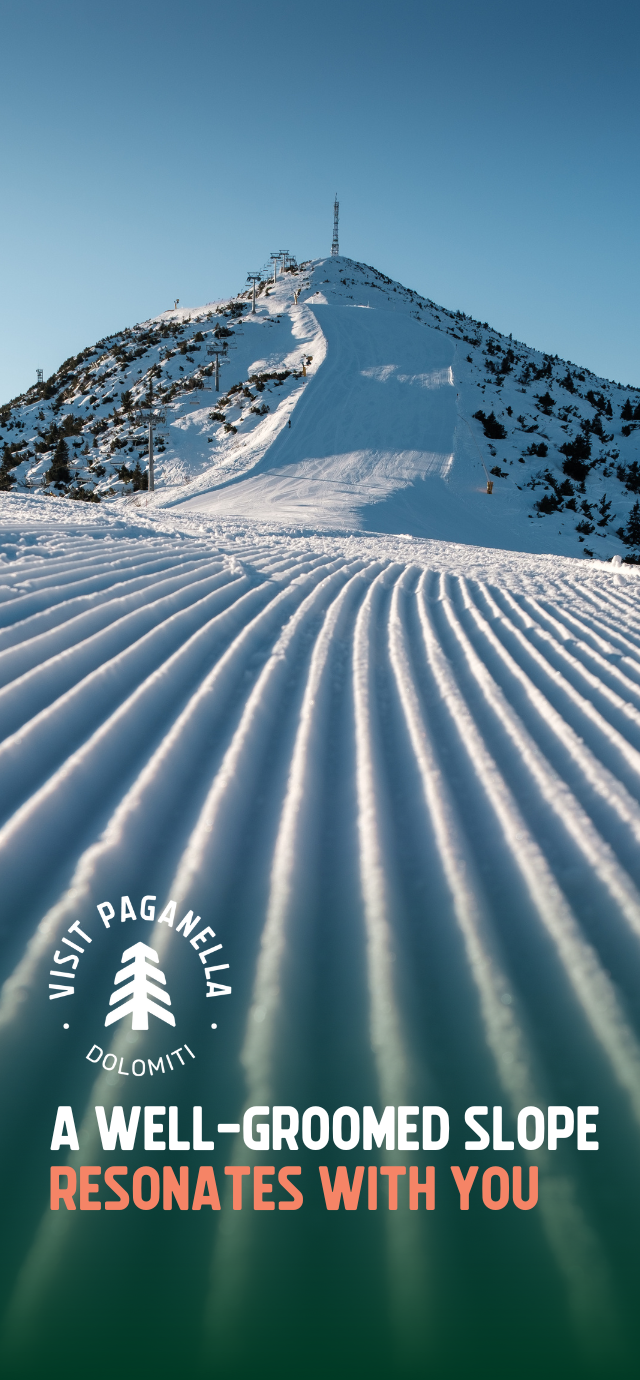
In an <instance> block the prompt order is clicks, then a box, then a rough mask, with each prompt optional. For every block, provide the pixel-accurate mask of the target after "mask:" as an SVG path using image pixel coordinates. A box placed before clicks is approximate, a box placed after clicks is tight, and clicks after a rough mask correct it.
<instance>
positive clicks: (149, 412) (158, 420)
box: [137, 402, 167, 493]
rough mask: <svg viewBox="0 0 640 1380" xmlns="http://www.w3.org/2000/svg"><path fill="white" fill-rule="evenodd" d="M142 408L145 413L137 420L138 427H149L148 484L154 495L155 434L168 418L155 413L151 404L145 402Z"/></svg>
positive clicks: (160, 413)
mask: <svg viewBox="0 0 640 1380" xmlns="http://www.w3.org/2000/svg"><path fill="white" fill-rule="evenodd" d="M142 407H143V408H144V411H142V412H140V413H139V415H138V418H137V422H138V425H139V426H146V427H148V437H149V443H148V444H149V450H148V455H149V480H148V483H149V493H153V491H154V488H155V483H154V472H153V433H154V431H155V429H156V427H158V426H162V425H163V424H164V422H166V420H167V418H166V414H165V413H164V412H155V411H154V410H153V407H152V406H150V404H149V403H148V402H143V403H142Z"/></svg>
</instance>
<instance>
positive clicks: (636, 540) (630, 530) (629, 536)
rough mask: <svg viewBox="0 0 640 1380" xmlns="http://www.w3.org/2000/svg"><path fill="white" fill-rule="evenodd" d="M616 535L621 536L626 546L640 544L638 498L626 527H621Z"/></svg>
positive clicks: (639, 504) (639, 502) (639, 505)
mask: <svg viewBox="0 0 640 1380" xmlns="http://www.w3.org/2000/svg"><path fill="white" fill-rule="evenodd" d="M616 536H618V537H621V538H622V540H623V542H624V543H625V545H626V546H640V501H639V500H638V499H636V501H635V503H634V505H633V508H632V509H631V512H630V513H629V517H628V519H627V525H626V527H624V528H623V527H619V528H618V530H617V533H616Z"/></svg>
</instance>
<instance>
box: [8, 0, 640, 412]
mask: <svg viewBox="0 0 640 1380" xmlns="http://www.w3.org/2000/svg"><path fill="white" fill-rule="evenodd" d="M0 17H1V22H2V34H3V64H2V82H1V83H0V106H1V112H0V113H1V128H2V136H1V146H0V183H1V185H2V188H3V191H4V198H3V200H4V214H3V216H2V219H1V222H0V236H1V238H2V253H1V256H0V263H1V265H2V278H3V281H2V304H3V328H2V332H1V337H2V338H1V343H0V400H3V401H4V400H6V399H7V398H9V397H12V396H13V395H15V394H16V393H17V392H20V391H21V390H22V389H24V388H26V387H28V386H29V385H30V384H31V383H32V382H33V381H35V371H36V368H38V367H41V368H43V369H44V371H45V377H46V376H47V375H48V374H50V373H51V372H52V371H53V370H54V369H55V368H56V367H57V366H58V364H60V363H61V362H62V360H63V359H64V358H65V357H66V356H67V355H69V354H71V353H75V352H77V351H78V350H79V349H81V348H82V347H83V346H85V345H87V344H91V343H93V342H94V341H95V340H96V339H98V338H100V337H101V336H103V335H107V334H109V333H110V332H112V331H114V330H116V329H118V328H120V327H122V326H125V325H128V324H131V323H132V322H135V321H139V320H144V319H145V318H146V317H147V316H150V315H153V314H155V313H156V312H158V311H162V310H165V309H166V308H167V307H169V306H171V305H172V304H173V300H174V298H175V297H179V298H180V301H181V304H183V305H198V304H200V303H202V302H204V301H209V300H211V299H213V298H215V297H219V296H223V295H225V294H228V293H231V292H235V291H238V290H239V289H240V288H241V287H243V286H244V282H245V277H246V273H247V272H248V271H249V270H253V269H257V268H259V267H260V266H261V265H262V263H263V262H264V261H265V259H266V258H267V257H268V255H269V253H270V251H271V250H278V249H283V248H286V249H289V250H290V251H292V252H293V253H296V254H297V255H298V256H299V257H301V258H302V257H303V258H310V257H315V256H317V255H320V254H323V253H328V252H329V249H330V244H331V230H332V206H333V197H334V194H335V192H336V191H337V192H338V195H339V198H340V206H341V226H340V247H341V250H342V252H343V253H345V254H348V255H350V256H351V257H352V258H355V259H360V260H362V261H364V262H366V263H369V264H373V265H375V266H376V267H377V268H380V269H381V270H382V271H383V272H385V273H388V274H389V275H390V276H392V277H394V278H397V279H400V280H401V281H402V282H403V283H405V284H406V285H407V286H410V287H413V288H415V289H417V290H418V291H420V292H422V293H425V294H426V295H428V296H430V297H432V298H434V300H435V301H437V302H440V303H442V304H443V305H445V306H448V307H451V308H458V307H459V308H461V309H462V310H464V311H467V312H469V313H470V314H471V315H473V316H476V317H478V318H479V319H480V320H483V321H484V320H487V321H489V322H490V323H491V324H492V325H494V326H496V327H498V329H500V330H503V331H505V332H509V331H512V332H513V334H514V336H515V337H516V338H517V339H520V340H523V341H526V342H527V343H528V344H531V345H534V346H537V347H539V348H543V349H546V350H549V351H551V352H552V353H558V354H559V355H560V356H562V357H566V358H570V359H572V360H574V361H576V362H579V363H583V364H587V365H588V366H589V367H590V368H592V369H594V370H596V371H597V372H598V373H602V374H604V375H606V376H607V377H610V378H615V379H617V380H620V381H622V382H623V383H635V384H638V383H640V343H639V337H638V318H639V308H640V300H639V299H640V291H639V275H638V224H639V222H640V204H639V203H640V192H639V189H638V127H639V111H638V96H637V92H638V76H639V73H638V65H639V58H638V53H639V52H640V43H639V38H640V33H639V29H640V15H639V12H638V7H637V6H631V5H630V4H628V3H616V0H613V3H611V4H609V5H608V6H606V7H605V6H602V5H596V4H594V3H591V0H584V2H583V3H573V2H572V0H555V3H548V2H547V0H541V3H537V4H536V5H532V4H528V5H523V4H521V3H518V0H515V3H514V0H510V3H505V2H503V0H488V2H485V0H453V2H452V3H449V4H448V5H443V4H442V3H441V0H439V3H431V0H427V2H426V3H422V4H415V3H411V0H396V3H395V4H394V5H390V4H389V3H388V0H385V2H384V3H378V0H368V3H363V0H356V2H355V3H354V2H353V0H343V3H340V4H338V3H335V0H328V3H324V4H322V5H320V6H318V5H315V6H311V5H305V4H304V3H300V0H297V3H292V2H290V0H275V3H274V4H273V5H272V6H271V7H267V6H265V5H263V4H260V5H259V4H257V3H255V0H243V3H242V4H241V5H240V4H233V3H230V0H225V2H224V3H219V0H210V3H208V4H203V3H200V0H194V2H193V3H191V4H190V5H189V6H180V7H178V6H177V5H176V4H175V3H166V0H155V3H154V4H153V5H152V4H150V3H148V2H147V0H132V3H127V4H124V3H122V2H121V0H112V2H111V3H110V4H109V5H108V6H98V5H95V4H93V5H87V4H86V0H85V3H83V4H79V3H76V0H68V2H67V3H65V0H61V2H60V3H56V4H55V5H51V4H50V3H48V4H43V3H41V0H33V3H31V4H29V5H28V6H27V5H22V6H18V5H16V3H15V0H13V2H12V4H11V5H6V4H5V5H3V6H2V12H1V16H0Z"/></svg>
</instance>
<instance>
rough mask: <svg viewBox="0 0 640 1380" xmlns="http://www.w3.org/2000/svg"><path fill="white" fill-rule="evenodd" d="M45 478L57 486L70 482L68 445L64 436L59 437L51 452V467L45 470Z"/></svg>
mask: <svg viewBox="0 0 640 1380" xmlns="http://www.w3.org/2000/svg"><path fill="white" fill-rule="evenodd" d="M45 478H46V480H47V483H49V484H56V485H58V486H59V487H62V485H63V484H70V483H71V474H70V472H69V447H68V445H67V443H66V441H65V439H64V436H61V437H60V440H59V441H58V444H57V446H56V448H55V450H54V452H53V460H52V461H51V467H50V469H48V470H47V473H46V475H45Z"/></svg>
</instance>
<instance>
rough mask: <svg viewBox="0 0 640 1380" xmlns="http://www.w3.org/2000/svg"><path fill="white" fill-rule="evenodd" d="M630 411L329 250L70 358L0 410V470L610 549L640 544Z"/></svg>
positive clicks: (299, 518)
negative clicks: (150, 452)
mask: <svg viewBox="0 0 640 1380" xmlns="http://www.w3.org/2000/svg"><path fill="white" fill-rule="evenodd" d="M216 352H217V355H218V358H219V359H220V389H219V391H216V385H215V358H216ZM150 403H151V404H153V405H154V406H155V407H156V410H157V409H158V408H161V409H162V415H163V416H164V419H165V421H164V424H163V425H162V426H161V428H160V429H159V431H158V433H157V436H156V456H155V467H156V492H155V495H154V496H153V498H151V497H148V496H147V495H146V493H144V488H143V486H144V485H145V484H146V476H145V473H144V471H145V467H146V463H147V432H146V427H145V422H144V414H145V408H147V407H148V405H149V404H150ZM639 430H640V391H639V390H637V389H635V390H634V389H632V388H628V387H622V385H620V384H615V383H611V382H610V381H608V380H605V379H601V378H598V377H596V375H594V374H592V373H590V372H589V371H588V370H587V369H584V368H580V367H578V366H576V365H573V364H570V363H567V362H566V361H564V360H559V359H558V358H557V357H552V356H550V355H545V354H542V353H540V352H539V351H536V350H533V349H530V348H528V347H527V346H524V345H522V344H521V343H520V342H518V341H515V340H512V339H511V337H508V338H507V337H505V336H502V335H500V334H499V333H498V332H496V331H494V330H492V329H491V328H490V327H489V326H488V324H487V323H486V322H485V323H483V324H479V323H478V322H476V321H472V320H471V319H470V318H468V317H466V316H464V315H463V314H462V313H461V312H451V311H448V310H446V309H444V308H442V307H438V306H436V305H435V304H434V303H433V302H431V301H427V300H425V299H424V298H422V297H420V296H419V295H418V294H417V293H415V292H412V291H411V290H410V289H407V288H404V287H402V286H401V285H400V284H399V283H393V282H391V281H390V279H388V278H386V277H385V276H384V275H383V274H381V273H379V272H377V271H376V270H375V269H373V268H370V267H367V266H366V265H364V264H359V263H355V262H353V261H352V260H350V259H347V258H345V257H343V256H338V257H334V258H329V259H321V260H316V261H314V262H312V263H307V264H304V265H302V266H301V267H292V268H290V269H287V270H285V271H284V272H282V273H280V274H279V276H278V278H277V280H276V282H275V283H265V282H263V283H261V284H260V286H259V288H258V293H257V301H256V310H255V313H253V312H252V310H251V295H250V293H249V292H243V293H241V294H240V295H239V296H238V297H236V298H234V299H233V300H232V301H228V302H216V303H212V304H208V305H206V306H204V307H199V308H194V309H192V310H188V309H180V310H174V311H169V312H165V313H163V314H162V315H160V316H158V317H156V318H154V319H153V320H151V321H148V322H145V323H144V324H143V325H140V326H136V327H133V328H131V329H129V330H125V331H122V332H121V333H119V334H117V335H115V336H113V337H110V338H109V339H107V340H102V341H100V342H98V344H97V345H96V346H95V347H94V348H93V349H91V350H85V351H83V352H82V354H80V355H78V356H76V357H74V358H72V359H69V360H67V361H65V363H64V364H63V365H62V366H61V368H60V369H59V370H58V372H57V374H55V375H54V376H53V377H52V378H51V379H48V380H47V381H46V383H43V384H41V385H36V386H34V387H33V388H32V389H30V390H29V392H28V393H27V394H25V395H24V396H22V397H21V398H18V399H16V400H15V402H14V403H12V404H11V405H7V406H5V407H4V408H2V409H1V411H0V431H1V437H2V443H3V444H4V453H3V464H2V469H1V470H0V484H2V486H3V487H5V488H9V489H10V490H11V491H12V492H14V493H19V492H25V491H31V492H32V493H33V492H37V493H43V494H51V493H56V494H59V495H66V496H68V497H71V498H78V499H96V498H100V499H102V500H105V499H107V500H108V499H112V500H114V499H120V498H124V499H125V502H128V503H134V504H140V503H141V502H142V503H144V504H145V505H147V504H151V505H152V506H154V507H166V506H171V507H180V508H183V509H184V510H185V511H188V510H194V509H196V510H200V511H206V512H207V513H208V514H209V515H210V516H213V515H216V514H217V515H220V516H222V515H232V514H233V515H240V516H244V517H251V518H258V519H261V520H263V521H267V522H269V523H272V524H274V523H275V524H278V525H284V526H285V527H286V526H295V527H296V528H298V529H299V528H301V527H302V528H304V529H314V530H315V529H318V528H323V529H330V530H339V531H344V530H354V529H355V530H364V531H378V532H386V533H396V534H405V535H409V536H416V537H417V536H423V537H435V538H440V539H444V540H448V541H457V542H465V543H472V544H478V545H485V546H491V547H498V548H500V547H501V548H508V549H511V550H523V551H532V552H535V551H538V552H543V551H546V552H551V553H562V554H566V555H586V556H595V557H598V558H600V559H609V558H610V557H611V556H612V555H613V554H614V553H620V554H621V555H622V556H628V555H629V554H633V552H634V551H635V550H636V549H637V546H638V545H640V517H638V519H637V520H636V521H634V519H631V525H629V523H630V514H631V511H632V509H633V507H634V504H635V503H636V500H637V495H638V493H639V492H640V464H639V462H640V437H639V436H638V434H637V433H638V431H639ZM61 440H62V441H64V447H66V450H67V452H68V457H67V458H65V453H64V447H61V445H60V442H61ZM56 456H57V459H56ZM488 478H489V479H490V480H491V481H492V483H493V493H492V494H491V495H489V494H487V479H488ZM127 495H131V497H129V498H127V497H126V496H127ZM141 495H144V496H143V497H142V496H141ZM620 532H623V533H624V534H625V537H626V540H623V539H621V536H620V535H619V534H620Z"/></svg>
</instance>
